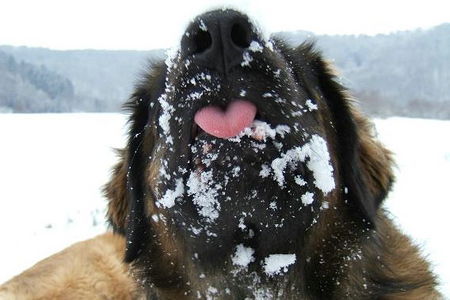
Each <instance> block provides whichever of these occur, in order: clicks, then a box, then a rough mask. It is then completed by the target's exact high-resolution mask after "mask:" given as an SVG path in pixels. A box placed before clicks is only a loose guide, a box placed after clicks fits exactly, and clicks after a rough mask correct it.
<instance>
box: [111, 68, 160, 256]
mask: <svg viewBox="0 0 450 300" xmlns="http://www.w3.org/2000/svg"><path fill="white" fill-rule="evenodd" d="M152 81H154V73H152V74H151V75H149V76H147V77H146V80H144V81H143V82H142V83H141V84H140V85H139V86H137V87H136V91H135V93H134V94H133V95H132V97H131V98H130V100H129V101H128V102H127V103H126V104H125V109H126V110H129V111H131V116H130V118H129V133H128V142H127V146H126V147H125V149H124V150H121V151H119V154H120V161H119V163H118V164H117V165H116V166H115V167H114V169H113V174H112V177H111V179H110V181H109V182H108V183H107V184H106V185H105V187H104V193H105V195H106V197H107V198H108V200H109V203H108V212H107V215H108V219H109V220H110V223H111V225H112V227H113V228H114V230H115V231H116V232H119V233H121V234H123V235H125V236H126V241H127V242H126V251H125V261H126V262H131V261H133V260H135V259H136V258H137V257H138V256H139V254H140V252H141V251H142V250H143V247H144V245H145V244H146V242H147V239H148V237H149V235H150V234H149V232H150V231H151V228H150V222H149V221H148V217H147V213H146V207H147V204H146V201H150V198H151V195H147V193H149V192H148V191H147V190H148V188H147V187H146V186H145V182H146V181H145V171H146V167H147V165H148V162H149V159H150V155H151V154H149V153H144V152H145V151H147V152H148V151H149V149H152V148H153V143H154V138H153V137H152V133H151V130H150V129H149V128H150V126H149V124H150V123H151V122H152V120H151V116H152V115H153V112H154V109H155V108H153V109H151V108H150V107H151V105H150V103H151V101H152V96H153V95H152V88H151V87H152V84H151V82H152ZM145 149H147V150H145Z"/></svg>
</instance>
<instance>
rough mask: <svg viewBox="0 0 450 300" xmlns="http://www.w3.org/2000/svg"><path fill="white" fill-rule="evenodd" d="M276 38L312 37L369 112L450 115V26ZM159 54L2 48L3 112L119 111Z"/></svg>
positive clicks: (0, 108)
mask: <svg viewBox="0 0 450 300" xmlns="http://www.w3.org/2000/svg"><path fill="white" fill-rule="evenodd" d="M276 35H277V36H281V37H282V38H284V39H286V40H288V42H289V43H290V44H292V45H298V44H300V43H302V42H304V41H305V40H315V41H316V44H317V48H318V49H322V50H323V52H324V55H325V56H326V57H327V58H329V59H331V60H332V61H333V62H334V64H335V65H336V66H337V67H338V70H340V72H341V78H340V80H341V81H342V83H343V84H344V85H345V86H347V87H349V88H350V90H351V92H352V94H353V95H354V96H355V97H356V98H357V99H359V100H360V105H361V107H362V109H363V110H365V111H366V112H367V113H369V114H371V115H374V116H381V117H386V116H392V115H400V116H411V117H425V118H440V119H449V118H450V84H449V83H450V24H443V25H440V26H437V27H434V28H432V29H429V30H416V31H406V32H398V33H393V34H389V35H376V36H350V35H343V36H327V35H323V36H315V35H313V34H311V33H308V32H302V31H298V32H287V33H286V32H282V33H277V34H276ZM164 53H165V51H163V50H153V51H100V50H77V51H53V50H49V49H42V48H27V47H10V46H0V111H11V112H44V111H48V112H59V111H118V110H119V109H120V106H121V104H122V103H123V102H124V101H125V100H126V99H127V98H128V96H129V95H130V93H131V92H132V90H133V85H134V83H135V82H136V81H137V80H138V79H139V78H140V73H141V72H143V71H145V69H146V68H148V67H149V65H150V64H149V61H152V60H160V59H164Z"/></svg>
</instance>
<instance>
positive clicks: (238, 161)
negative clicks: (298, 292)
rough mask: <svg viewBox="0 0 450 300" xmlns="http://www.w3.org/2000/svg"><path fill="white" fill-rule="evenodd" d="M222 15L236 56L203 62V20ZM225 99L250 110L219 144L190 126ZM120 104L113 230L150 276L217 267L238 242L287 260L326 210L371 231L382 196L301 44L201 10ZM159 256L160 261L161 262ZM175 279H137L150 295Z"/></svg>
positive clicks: (331, 92) (348, 121) (327, 80)
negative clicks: (120, 206)
mask: <svg viewBox="0 0 450 300" xmlns="http://www.w3.org/2000/svg"><path fill="white" fill-rule="evenodd" d="M223 15H225V16H226V17H227V18H228V17H230V18H237V20H238V21H237V23H236V24H238V25H236V26H235V27H233V28H234V29H233V30H234V31H232V32H234V33H232V34H233V36H232V38H233V39H234V40H233V42H234V43H235V44H238V45H239V47H240V48H242V49H243V50H242V49H241V50H242V52H239V53H238V54H239V55H237V54H236V53H234V56H233V55H231V54H226V53H225V54H220V55H222V56H220V57H222V59H223V61H222V60H220V59H218V60H217V61H216V60H213V63H211V61H212V60H211V57H208V55H209V56H211V55H213V54H214V55H216V54H217V53H216V52H217V51H219V50H220V49H219V50H217V49H214V48H215V47H216V44H215V43H216V42H215V37H214V36H212V37H211V34H210V36H209V37H208V32H210V31H214V28H213V27H214V26H219V27H220V26H222V27H223V25H221V23H220V22H218V21H215V20H216V18H219V17H218V16H220V18H221V17H223ZM236 16H237V17H236ZM205 23H206V24H208V26H205ZM217 24H219V25H217ZM222 27H221V28H222ZM211 28H212V29H211ZM236 28H237V29H236ZM236 32H237V33H236ZM224 48H226V47H224ZM205 49H206V50H205ZM210 49H212V50H210ZM208 51H212V52H211V53H212V54H211V53H209V52H208ZM214 51H216V52H214ZM220 51H225V50H220ZM220 51H219V52H220ZM230 51H231V50H230ZM233 51H234V50H233ZM205 53H206V54H205ZM227 53H228V52H227ZM227 55H228V56H227ZM237 99H244V100H246V101H250V102H252V103H253V104H254V105H255V106H256V107H257V116H256V119H257V122H255V123H254V124H253V128H252V129H249V130H248V131H247V132H246V134H243V135H241V136H240V137H238V138H232V139H221V138H217V137H214V136H211V135H209V134H207V133H206V132H204V131H202V130H201V129H200V128H199V127H198V126H197V125H196V124H195V122H194V116H195V113H196V112H197V111H198V110H199V109H201V108H203V107H205V106H208V105H217V106H221V107H226V106H227V105H228V104H229V103H230V102H232V101H233V100H237ZM127 107H128V109H130V110H131V111H132V115H131V117H130V132H129V140H128V146H127V150H126V152H127V153H126V155H125V157H126V162H125V163H124V165H125V168H126V170H127V175H126V195H125V196H124V197H125V199H126V201H127V203H128V204H127V210H128V213H127V217H126V221H125V222H124V224H113V225H115V228H117V230H118V231H119V232H123V233H125V234H126V237H127V251H126V261H128V262H131V261H134V260H136V259H137V258H139V260H138V263H140V264H145V265H151V267H150V268H149V269H152V268H153V269H154V270H160V268H159V267H157V266H156V265H157V264H163V263H167V264H172V265H175V263H174V261H176V259H175V258H174V257H177V255H178V256H179V255H180V253H184V254H183V255H184V256H187V257H189V259H191V260H192V262H193V263H194V264H199V265H201V266H204V267H205V268H206V267H207V268H213V269H220V268H222V269H225V268H226V267H227V265H229V264H230V260H229V257H231V256H232V255H233V253H234V251H235V249H236V246H237V245H239V244H242V245H244V246H246V247H251V248H252V249H254V250H255V253H254V259H255V261H256V262H260V261H262V260H263V259H264V258H265V257H267V256H268V255H270V254H273V253H299V251H301V249H302V248H303V247H304V244H305V240H307V239H308V234H309V232H311V231H312V230H313V228H314V226H315V224H316V223H317V222H318V221H319V220H320V217H321V215H322V214H323V212H324V211H326V210H328V209H335V210H336V209H339V210H341V211H339V214H341V215H345V216H348V218H349V219H350V220H352V223H355V224H359V225H358V226H360V227H361V228H373V227H374V226H375V216H376V213H377V209H378V207H379V205H380V203H381V200H382V199H383V198H384V196H385V194H386V193H387V190H388V187H384V186H383V185H382V184H380V185H379V186H380V187H379V186H377V185H376V184H373V183H372V181H371V180H372V179H371V178H369V177H370V174H371V172H372V170H369V169H368V168H367V166H366V165H365V163H364V160H362V159H361V152H362V149H361V138H360V135H359V132H358V130H357V124H356V122H357V121H356V120H355V119H354V114H353V113H352V108H351V103H350V102H349V100H348V97H347V96H346V94H345V90H344V89H343V87H341V86H340V85H339V84H338V83H337V82H336V81H335V78H334V75H333V74H332V72H331V70H330V69H329V67H328V65H327V63H326V62H324V60H323V59H322V58H321V55H320V54H319V53H318V52H316V51H314V50H313V46H312V44H303V45H301V46H299V47H297V48H295V49H292V48H289V47H287V46H285V45H284V44H283V42H282V41H278V40H265V39H264V38H263V37H262V36H261V34H260V33H259V32H258V31H257V30H256V29H255V28H254V26H253V25H252V24H251V23H250V22H249V21H248V19H247V17H245V16H242V15H240V14H239V13H236V12H234V11H229V10H226V11H214V12H210V13H207V14H205V15H202V16H200V17H198V18H197V19H196V20H194V21H193V23H192V24H191V25H190V27H189V28H188V29H187V31H186V34H185V35H184V36H183V38H182V40H181V46H180V48H179V49H176V50H175V51H173V53H171V54H170V55H169V57H168V59H167V60H166V62H165V63H162V62H161V63H157V64H154V66H153V67H152V69H151V70H150V71H149V74H148V75H146V76H145V78H144V80H143V81H142V82H141V83H140V84H139V85H138V86H137V88H136V92H135V93H134V94H133V96H132V98H131V100H130V101H129V103H128V104H127ZM390 180H391V179H390ZM381 187H383V188H381ZM113 222H114V221H113ZM161 228H163V229H161ZM168 245H169V246H168ZM164 247H169V248H170V249H173V251H174V253H172V254H170V255H169V256H171V255H172V257H171V258H170V257H169V258H166V259H165V260H164V259H163V258H162V257H165V256H167V253H166V252H167V251H168V250H167V248H164ZM165 249H166V250H165ZM169 252H170V251H169ZM155 257H157V258H155ZM221 258H223V259H221ZM157 260H160V261H159V262H158V261H157ZM162 261H163V262H162ZM178 263H179V262H178ZM161 268H162V267H161ZM249 268H250V270H255V271H258V270H260V269H261V264H258V263H256V264H253V265H251V266H249ZM179 270H180V266H174V267H173V269H171V271H170V272H169V273H170V275H167V278H169V277H170V280H169V279H167V278H166V277H164V275H162V273H161V272H158V274H154V273H152V271H151V270H148V272H150V276H151V277H152V278H153V281H154V282H160V285H161V286H163V285H164V284H166V285H181V284H182V282H183V278H182V277H183V276H184V275H183V274H182V273H183V272H180V271H179ZM158 276H159V279H160V280H159V281H158V278H156V277H158ZM155 278H156V279H155Z"/></svg>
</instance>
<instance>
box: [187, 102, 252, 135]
mask: <svg viewBox="0 0 450 300" xmlns="http://www.w3.org/2000/svg"><path fill="white" fill-rule="evenodd" d="M255 115H256V106H255V105H254V104H253V103H251V102H249V101H245V100H235V101H233V102H231V103H230V104H229V105H228V107H227V109H226V111H223V110H222V109H221V108H220V107H217V106H207V107H204V108H202V109H200V110H199V111H198V112H197V113H196V114H195V117H194V120H195V123H197V125H198V126H200V128H201V129H203V130H204V131H206V133H208V134H210V135H213V136H215V137H218V138H230V137H234V136H236V135H238V134H239V133H240V132H241V131H242V130H244V128H246V127H249V126H250V124H252V122H253V120H254V119H255Z"/></svg>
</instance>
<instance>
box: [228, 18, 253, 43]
mask: <svg viewBox="0 0 450 300" xmlns="http://www.w3.org/2000/svg"><path fill="white" fill-rule="evenodd" d="M231 41H232V42H233V44H234V45H236V46H238V47H240V48H248V47H249V46H250V42H251V41H250V33H249V31H248V29H247V27H246V26H243V25H242V24H240V23H236V24H234V25H233V26H232V27H231Z"/></svg>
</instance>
